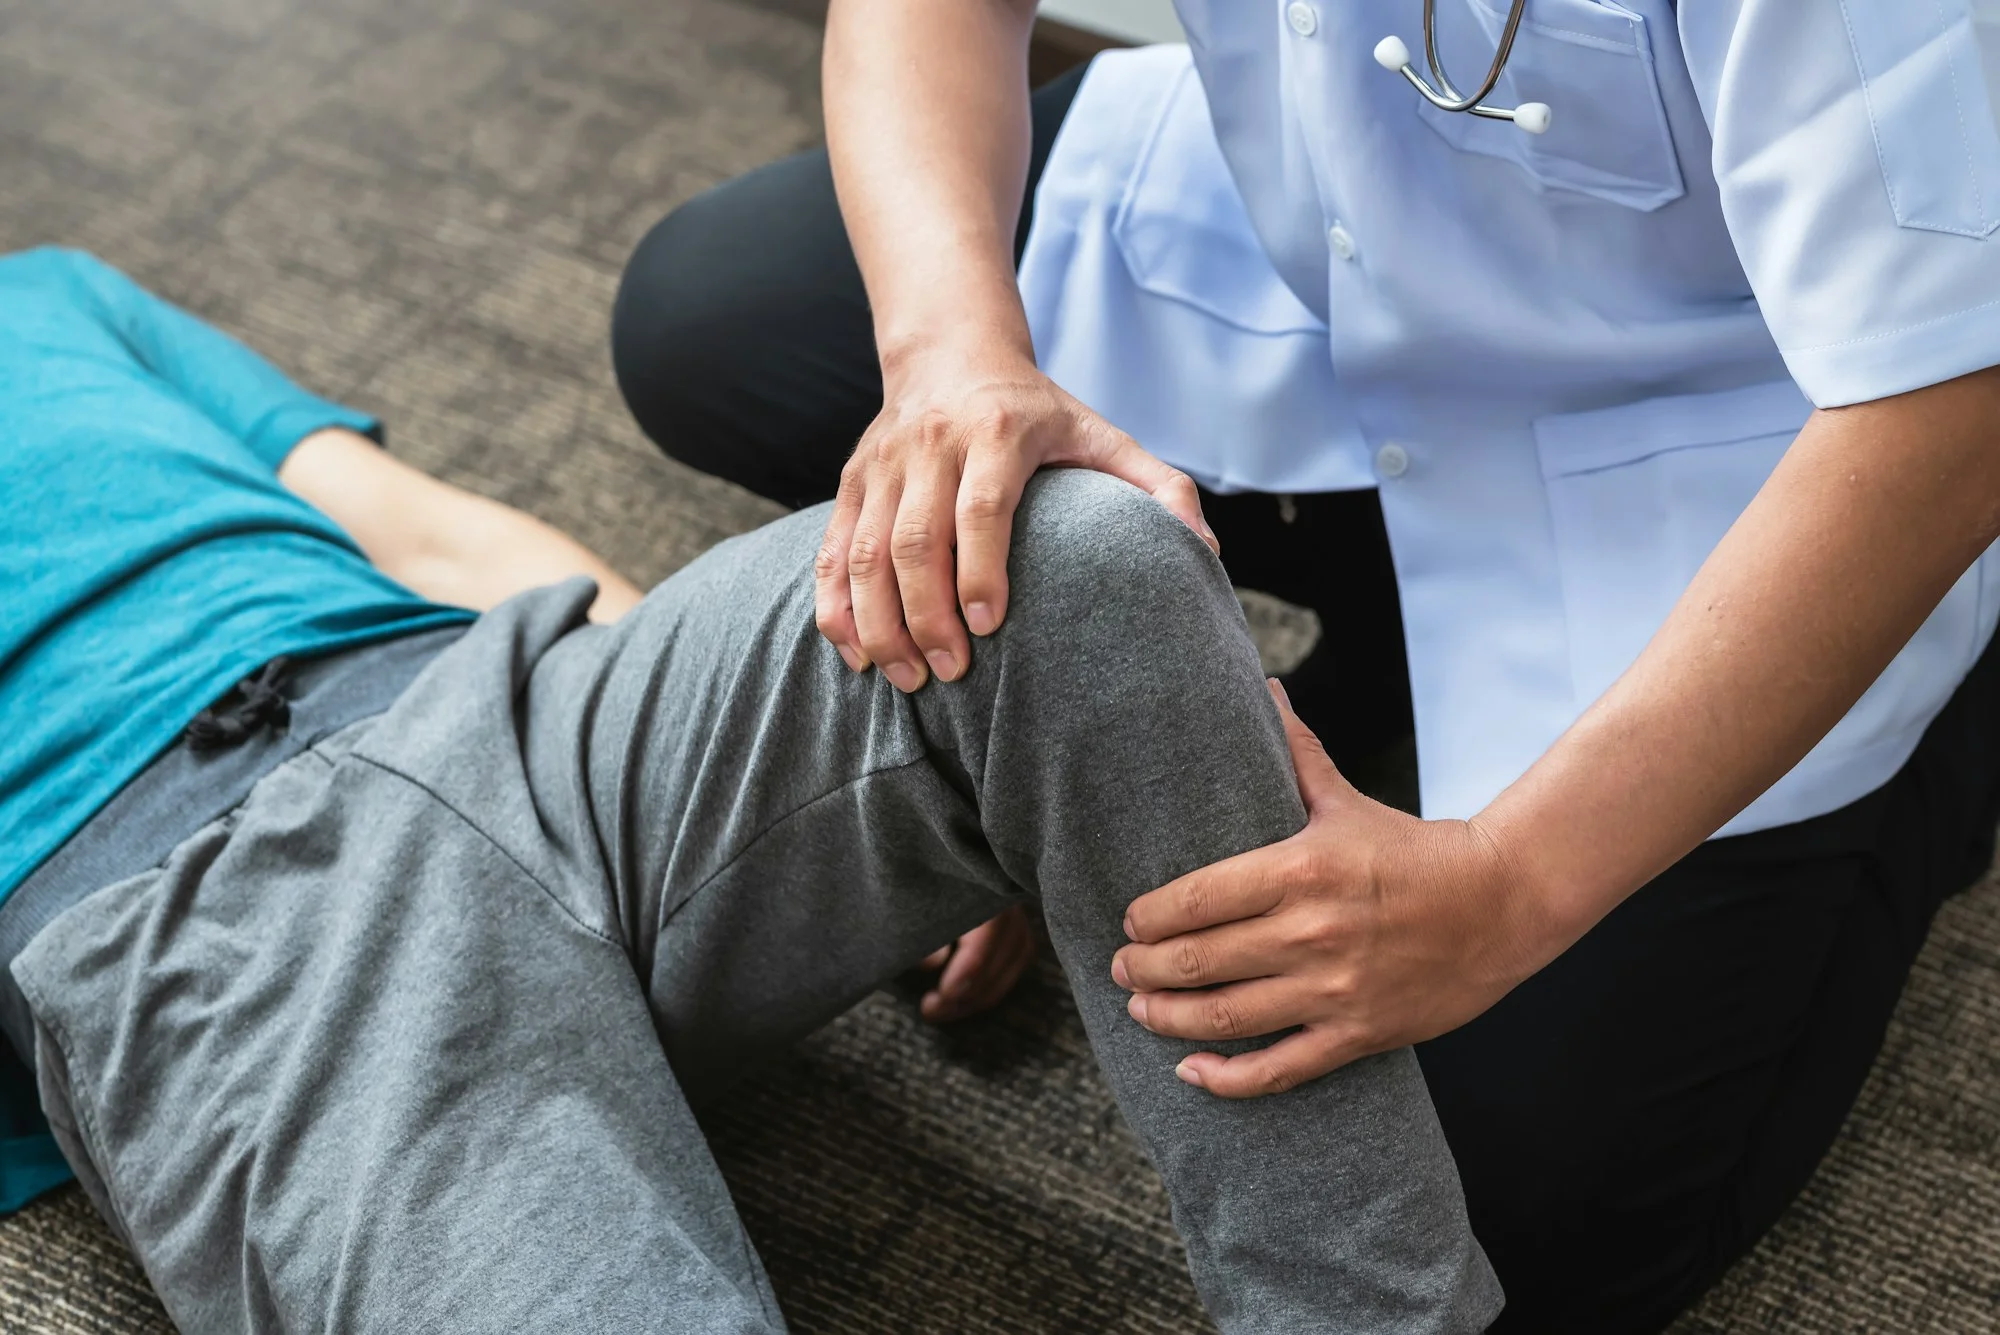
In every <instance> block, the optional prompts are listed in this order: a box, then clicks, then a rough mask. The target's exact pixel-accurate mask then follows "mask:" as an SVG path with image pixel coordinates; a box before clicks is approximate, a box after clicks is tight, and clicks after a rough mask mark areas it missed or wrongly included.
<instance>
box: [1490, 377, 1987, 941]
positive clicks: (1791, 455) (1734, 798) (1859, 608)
mask: <svg viewBox="0 0 2000 1335" xmlns="http://www.w3.org/2000/svg"><path fill="white" fill-rule="evenodd" d="M1996 535H2000V368H1996V369H1995V370H1990V371H1985V372H1981V373H1979V374H1977V375H1973V376H1967V377H1964V378H1963V379H1960V380H1955V381H1951V382H1948V383H1946V384H1942V385H1938V386H1934V387H1932V388H1930V389H1926V390H1920V391H1917V392H1915V393H1911V394H1905V395H1901V396H1899V397H1897V398H1893V399H1885V400H1882V401H1880V402H1876V403H1870V404H1862V405H1858V406H1856V407H1852V408H1843V409H1837V410H1834V411H1828V412H1821V413H1818V414H1815V415H1814V417H1813V418H1812V420H1811V421H1810V422H1808V423H1807V425H1806V427H1805V430H1804V431H1803V432H1801V433H1800V435H1799V438H1798V440H1797V441H1796V442H1795V443H1794V444H1793V446H1792V447H1791V449H1790V450H1789V451H1788V452H1787V453H1786V455H1785V458H1784V460H1783V461H1782V462H1781V463H1780V465H1779V467H1778V469H1777V470H1776V471H1775V472H1774V473H1773V475H1772V476H1771V478H1770V480H1769V481H1768V482H1767V483H1766V484H1765V486H1764V488H1763V489H1762V491H1760V492H1759V493H1758V495H1757V497H1756V499H1755V500H1754V501H1753V502H1752V503H1751V505H1750V507H1749V508H1748V509H1747V510H1745V512H1744V513H1743V515H1742V516H1741V517H1740V518H1739V519H1738V521H1737V522H1736V524H1735V525H1734V526H1733V527H1732V528H1731V529H1730V531H1729V533H1728V534H1727V535H1726V536H1725V537H1724V539H1723V541H1722V542H1721V544H1720V545H1718V546H1717V548H1716V550H1715V551H1714V553H1713V554H1712V555H1711V556H1710V557H1709V559H1708V561H1707V562H1706V563H1705V564H1704V565H1703V566H1702V568H1701V571H1700V572H1699V573H1698V574H1697V576H1696V577H1695V580H1694V582H1693V584H1692V585H1690V586H1689V588H1688V590H1687V592H1686V593H1685V594H1684V595H1683V596H1682V598H1681V600H1680V602H1679V603H1678V604H1677V605H1676V607H1675V609H1674V611H1673V614H1672V615H1671V616H1670V617H1669V618H1668V620H1667V622H1666V624H1665V625H1664V626H1663V627H1662V628H1661V629H1660V631H1659V633H1658V634H1657V635H1656V636H1655V637H1654V639H1653V641H1652V643H1651V644H1650V645H1649V646H1647V648H1646V651H1645V652H1644V653H1643V654H1641V655H1640V657H1639V659H1638V660H1637V661H1636V662H1635V663H1634V664H1633V665H1632V667H1631V668H1630V669H1629V670H1627V672H1626V673H1625V675H1624V676H1623V677H1621V678H1620V679H1619V680H1618V681H1617V682H1616V683H1615V684H1614V685H1613V686H1612V688H1611V689H1610V690H1609V691H1607V692H1605V694H1604V696H1603V697H1602V698H1601V699H1599V700H1598V701H1597V703H1596V704H1595V705H1593V706H1592V707H1591V708H1590V709H1589V710H1588V711H1587V712H1586V713H1585V714H1584V716H1583V717H1582V718H1581V719H1579V720H1578V721H1577V722H1576V724H1575V725H1573V726H1572V727H1571V728H1570V729H1569V731H1568V732H1567V733H1565V734H1564V735H1563V737H1562V738H1561V739H1560V740H1559V741H1558V742H1557V743H1556V744H1555V745H1554V746H1553V747H1551V748H1550V750H1549V751H1548V753H1547V754H1546V755H1544V756H1543V757H1542V759H1541V760H1540V761H1538V762H1537V763H1536V764H1535V765H1534V766H1533V767H1532V768H1530V769H1529V771H1528V772H1527V773H1526V774H1525V775H1523V776H1522V778H1521V779H1520V780H1519V781H1517V782H1516V783H1515V784H1514V785H1512V786H1511V787H1510V788H1508V789H1507V791H1506V792H1504V793H1502V794H1501V795H1500V797H1499V798H1497V799H1495V801H1494V802H1493V803H1492V805H1491V806H1489V807H1488V808H1487V809H1486V810H1485V811H1484V812H1482V813H1480V815H1479V816H1477V817H1475V818H1474V822H1473V823H1474V824H1475V826H1478V827H1480V828H1481V829H1483V830H1484V831H1485V832H1487V833H1488V834H1489V835H1490V836H1492V840H1493V843H1494V844H1495V846H1496V847H1497V848H1498V849H1499V850H1500V852H1501V855H1502V857H1503V858H1504V859H1505V860H1506V861H1507V862H1509V863H1510V864H1511V866H1512V869H1513V875H1514V876H1515V878H1517V880H1518V882H1519V883H1520V884H1521V885H1523V886H1525V887H1528V888H1529V889H1530V892H1531V894H1532V895H1533V897H1534V898H1535V899H1536V900H1537V901H1538V903H1539V905H1540V907H1541V910H1542V913H1543V915H1545V916H1544V922H1545V925H1546V926H1547V927H1549V928H1550V929H1551V930H1554V931H1556V932H1558V933H1559V934H1561V935H1565V936H1568V937H1570V938H1571V939H1574V937H1575V936H1580V935H1581V934H1582V933H1583V932H1584V931H1586V930H1588V928H1589V927H1590V925H1591V924H1593V923H1595V922H1596V921H1597V920H1598V919H1599V918H1601V917H1602V916H1603V915H1604V914H1605V913H1607V912H1609V911H1610V909H1611V908H1612V907H1614V906H1615V905H1616V904H1617V903H1618V902H1619V901H1621V900H1622V899H1624V898H1625V897H1626V896H1627V895H1629V894H1630V893H1631V892H1632V891H1634V890H1635V889H1637V888H1638V887H1639V886H1640V885H1642V884H1643V883H1645V882H1646V881H1647V880H1649V879H1650V878H1651V877H1653V876H1655V875H1657V874H1658V873H1659V872H1661V871H1663V870H1664V869H1665V868H1666V867H1667V866H1668V865H1670V864H1671V863H1672V862H1674V861H1675V860H1676V859H1678V858H1680V857H1681V856H1682V855H1684V854H1685V853H1687V852H1688V851H1689V850H1691V849H1692V848H1694V847H1695V846H1696V845H1697V844H1699V843H1700V842H1701V841H1702V840H1704V839H1706V838H1707V837H1708V836H1709V835H1711V834H1712V833H1714V831H1715V830H1717V829H1718V828H1720V827H1721V826H1722V825H1723V824H1724V823H1725V822H1726V821H1728V820H1729V819H1730V818H1731V817H1732V816H1734V815H1735V814H1736V813H1737V812H1738V811H1740V810H1741V809H1742V808H1743V807H1744V806H1746V805H1747V804H1748V803H1749V802H1751V801H1752V800H1753V799H1755V798H1756V797H1757V796H1758V794H1760V793H1761V792H1763V791H1764V789H1766V788H1767V787H1769V786H1770V785H1771V784H1772V783H1774V782H1775V781H1776V780H1777V779H1778V778H1780V777H1781V776H1782V775H1783V774H1784V773H1785V772H1786V771H1787V770H1789V769H1790V768H1791V767H1792V766H1793V765H1794V764H1796V763H1797V762H1798V761H1799V759H1800V758H1801V757H1803V756H1804V755H1805V753H1806V752H1807V751H1809V750H1811V749H1812V747H1813V746H1814V745H1815V744H1816V743H1817V742H1818V741H1819V739H1820V738H1821V737H1823V736H1824V735H1825V734H1826V732H1827V731H1828V730H1829V729H1831V728H1832V726H1833V725H1834V724H1835V723H1836V722H1838V721H1839V720H1840V718H1841V716H1842V715H1843V714H1844V713H1845V712H1846V711H1847V710H1848V708H1849V707H1851V706H1852V705H1853V703H1854V701H1855V700H1856V699H1858V698H1859V697H1860V695H1861V693H1862V692H1863V691H1865V690H1866V689H1867V688H1868V686H1869V684H1870V683H1871V682H1873V681H1874V679H1875V678H1876V677H1877V676H1878V675H1879V674H1880V673H1881V671H1882V669H1883V668H1884V667H1886V666H1887V665H1888V662H1889V660H1890V659H1891V658H1893V657H1894V656H1895V655H1896V653H1897V652H1898V650H1900V649H1901V648H1902V646H1903V644H1904V643H1905V642H1906V641H1907V640H1908V639H1909V637H1910V636H1911V635H1912V634H1913V633H1914V632H1915V631H1916V629H1917V627H1918V626H1919V625H1921V624H1922V623H1923V620H1924V618H1925V617H1926V616H1928V615H1929V614H1930V612H1931V610H1932V609H1933V608H1934V607H1935V606H1936V605H1937V603H1938V601H1939V600H1940V599H1941V598H1942V597H1943V596H1944V594H1945V592H1946V591H1947V590H1948V589H1949V588H1950V587H1951V585H1952V584H1953V583H1954V582H1955V581H1956V580H1957V578H1958V577H1959V576H1960V575H1961V574H1962V573H1963V572H1964V570H1965V569H1966V568H1967V566H1969V565H1970V564H1971V563H1972V562H1973V561H1974V560H1975V559H1977V557H1978V556H1979V554H1980V552H1981V551H1983V550H1984V549H1985V548H1986V547H1987V546H1988V545H1989V544H1990V543H1991V542H1992V541H1993V540H1994V538H1995V537H1996ZM1565 944H1566V942H1565Z"/></svg>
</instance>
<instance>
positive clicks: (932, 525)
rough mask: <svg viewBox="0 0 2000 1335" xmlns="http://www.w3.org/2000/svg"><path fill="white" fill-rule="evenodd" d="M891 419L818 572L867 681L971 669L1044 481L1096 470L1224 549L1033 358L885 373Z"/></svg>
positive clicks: (1130, 446)
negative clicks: (1028, 490)
mask: <svg viewBox="0 0 2000 1335" xmlns="http://www.w3.org/2000/svg"><path fill="white" fill-rule="evenodd" d="M884 381H885V396H884V400H883V407H882V412H881V415H880V416H878V417H877V418H876V419H875V421H874V423H873V425H871V426H870V427H869V428H868V431H867V433H866V434H865V435H864V436H862V438H861V443H860V445H858V446H857V447H856V448H855V451H854V456H853V457H852V458H851V459H849V460H848V462H847V466H846V468H845V469H844V470H842V473H841V481H840V491H839V493H838V496H837V497H836V499H835V501H834V508H833V517H832V518H831V519H830V520H829V521H828V523H827V528H826V537H825V540H824V541H823V543H822V544H821V548H820V553H819V558H818V560H817V561H816V563H815V565H814V580H815V602H816V615H817V620H818V623H819V628H820V631H821V633H822V634H824V635H825V636H826V638H827V639H828V640H830V641H831V642H832V643H833V645H834V647H835V648H837V649H838V650H839V651H840V655H841V657H842V658H843V659H845V660H846V662H847V665H848V666H849V667H850V668H853V669H854V670H855V671H857V672H860V671H865V670H866V669H867V668H868V667H870V666H871V665H872V666H876V667H880V668H881V669H882V671H883V672H884V674H885V675H887V676H888V678H889V680H890V681H891V682H893V683H894V684H895V685H896V686H897V687H898V688H900V689H902V690H905V691H914V690H916V689H917V688H918V687H920V686H922V685H923V684H924V682H925V681H926V680H928V679H929V677H930V676H931V675H933V674H934V675H936V676H937V677H939V678H940V679H942V680H944V681H952V680H955V679H956V678H958V677H959V676H961V675H963V674H964V672H965V670H966V669H967V668H968V667H969V666H971V662H972V645H971V639H970V637H969V636H968V634H967V632H968V631H970V634H971V635H973V636H982V635H990V634H992V633H993V631H994V630H995V629H996V628H997V627H998V626H999V625H1000V622H1001V620H1002V619H1003V618H1004V617H1005V616H1006V615H1007V551H1008V544H1009V539H1010V538H1011V536H1012V533H1013V524H1014V511H1015V508H1016V507H1017V506H1018V505H1019V504H1020V500H1021V489H1022V488H1023V487H1024V486H1025V485H1026V484H1027V481H1028V479H1029V477H1031V476H1032V475H1033V474H1034V472H1035V470H1037V469H1039V468H1045V467H1074V468H1090V469H1095V470H1097V471H1099V472H1103V473H1109V474H1110V475H1112V476H1113V477H1117V478H1122V479H1124V480H1125V481H1127V482H1130V483H1131V484H1132V485H1134V486H1136V487H1138V488H1140V489H1141V490H1143V491H1146V492H1148V493H1150V494H1151V495H1152V496H1154V497H1155V498H1157V499H1158V500H1159V501H1160V503H1161V504H1162V505H1164V506H1166V507H1167V509H1169V510H1171V511H1172V512H1173V513H1174V514H1175V515H1177V516H1179V517H1180V518H1181V520H1182V521H1184V522H1185V523H1186V524H1187V525H1188V526H1189V527H1190V528H1192V529H1194V530H1195V532H1197V533H1199V534H1200V535H1201V536H1202V539H1203V540H1204V541H1205V542H1207V543H1208V545H1209V546H1210V547H1211V548H1215V547H1216V546H1217V544H1216V541H1215V535H1214V534H1213V533H1211V532H1210V531H1209V528H1208V525H1207V523H1206V521H1204V520H1203V518H1202V514H1201V500H1200V495H1199V493H1198V492H1197V491H1196V489H1195V485H1194V483H1193V481H1192V480H1190V479H1189V478H1188V476H1187V475H1186V474H1185V473H1182V472H1179V471H1178V470H1176V469H1173V468H1169V467H1168V466H1167V465H1166V464H1163V463H1161V462H1160V461H1159V460H1158V459H1155V458H1154V457H1153V456H1152V455H1150V454H1148V453H1147V452H1146V451H1145V450H1144V449H1142V448H1140V446H1139V444H1138V442H1136V441H1134V440H1133V439H1132V438H1131V437H1130V436H1128V435H1126V434H1125V433H1124V432H1122V431H1119V430H1118V429H1117V428H1116V427H1113V426H1112V425H1111V424H1110V423H1108V422H1106V421H1105V420H1104V419H1103V418H1101V417H1099V416H1098V415H1097V414H1096V413H1093V412H1092V411H1090V409H1088V408H1086V407H1084V406H1083V404H1081V403H1079V402H1078V401H1077V400H1076V399H1074V398H1072V397H1071V396H1070V395H1068V394H1066V393H1064V392H1063V391H1062V390H1061V389H1060V388H1058V387H1057V386H1056V385H1055V383H1054V382H1052V381H1051V380H1049V379H1048V378H1047V377H1046V376H1044V375H1043V374H1042V373H1041V372H1040V371H1039V370H1037V369H1036V367H1035V365H1034V363H1033V361H1032V360H1031V359H1027V358H1024V357H1022V356H1020V355H1019V354H1010V355H1009V356H1006V357H1002V358H967V357H962V356H956V355H946V354H932V355H930V356H928V357H924V358H919V359H915V360H913V361H908V362H905V363H903V364H901V365H899V366H897V367H895V368H894V369H891V370H887V371H886V372H885V375H884Z"/></svg>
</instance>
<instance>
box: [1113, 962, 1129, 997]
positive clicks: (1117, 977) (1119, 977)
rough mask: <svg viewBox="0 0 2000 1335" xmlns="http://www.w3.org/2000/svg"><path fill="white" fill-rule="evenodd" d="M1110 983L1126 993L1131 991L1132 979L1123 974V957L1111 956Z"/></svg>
mask: <svg viewBox="0 0 2000 1335" xmlns="http://www.w3.org/2000/svg"><path fill="white" fill-rule="evenodd" d="M1111 981H1112V982H1114V983H1116V984H1118V986H1120V987H1122V988H1124V989H1125V990H1126V991H1127V992H1130V991H1131V990H1132V979H1131V976H1130V975H1128V974H1127V973H1126V972H1125V957H1124V956H1123V955H1113V956H1112V957H1111Z"/></svg>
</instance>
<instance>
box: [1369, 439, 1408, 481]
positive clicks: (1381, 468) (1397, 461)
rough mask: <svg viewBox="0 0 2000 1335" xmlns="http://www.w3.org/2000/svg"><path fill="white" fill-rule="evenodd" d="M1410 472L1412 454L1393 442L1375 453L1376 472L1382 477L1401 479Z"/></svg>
mask: <svg viewBox="0 0 2000 1335" xmlns="http://www.w3.org/2000/svg"><path fill="white" fill-rule="evenodd" d="M1409 471H1410V452H1409V451H1408V450H1406V449H1404V448H1403V447H1402V446H1401V445H1398V444H1395V443H1394V442H1393V441H1392V442H1391V443H1389V444H1387V445H1384V446H1383V447H1382V448H1381V449H1379V450H1377V451H1375V472H1376V473H1377V474H1378V475H1380V476H1382V477H1385V478H1387V477H1401V476H1402V475H1403V474H1405V473H1407V472H1409Z"/></svg>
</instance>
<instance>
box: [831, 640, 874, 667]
mask: <svg viewBox="0 0 2000 1335" xmlns="http://www.w3.org/2000/svg"><path fill="white" fill-rule="evenodd" d="M834 647H835V648H837V649H839V650H840V661H841V662H843V663H845V664H847V666H848V668H849V669H851V670H852V671H855V672H866V671H867V670H868V660H867V659H865V658H863V657H862V656H861V651H860V650H859V649H856V648H855V647H854V646H853V645H851V644H840V645H835V646H834Z"/></svg>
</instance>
